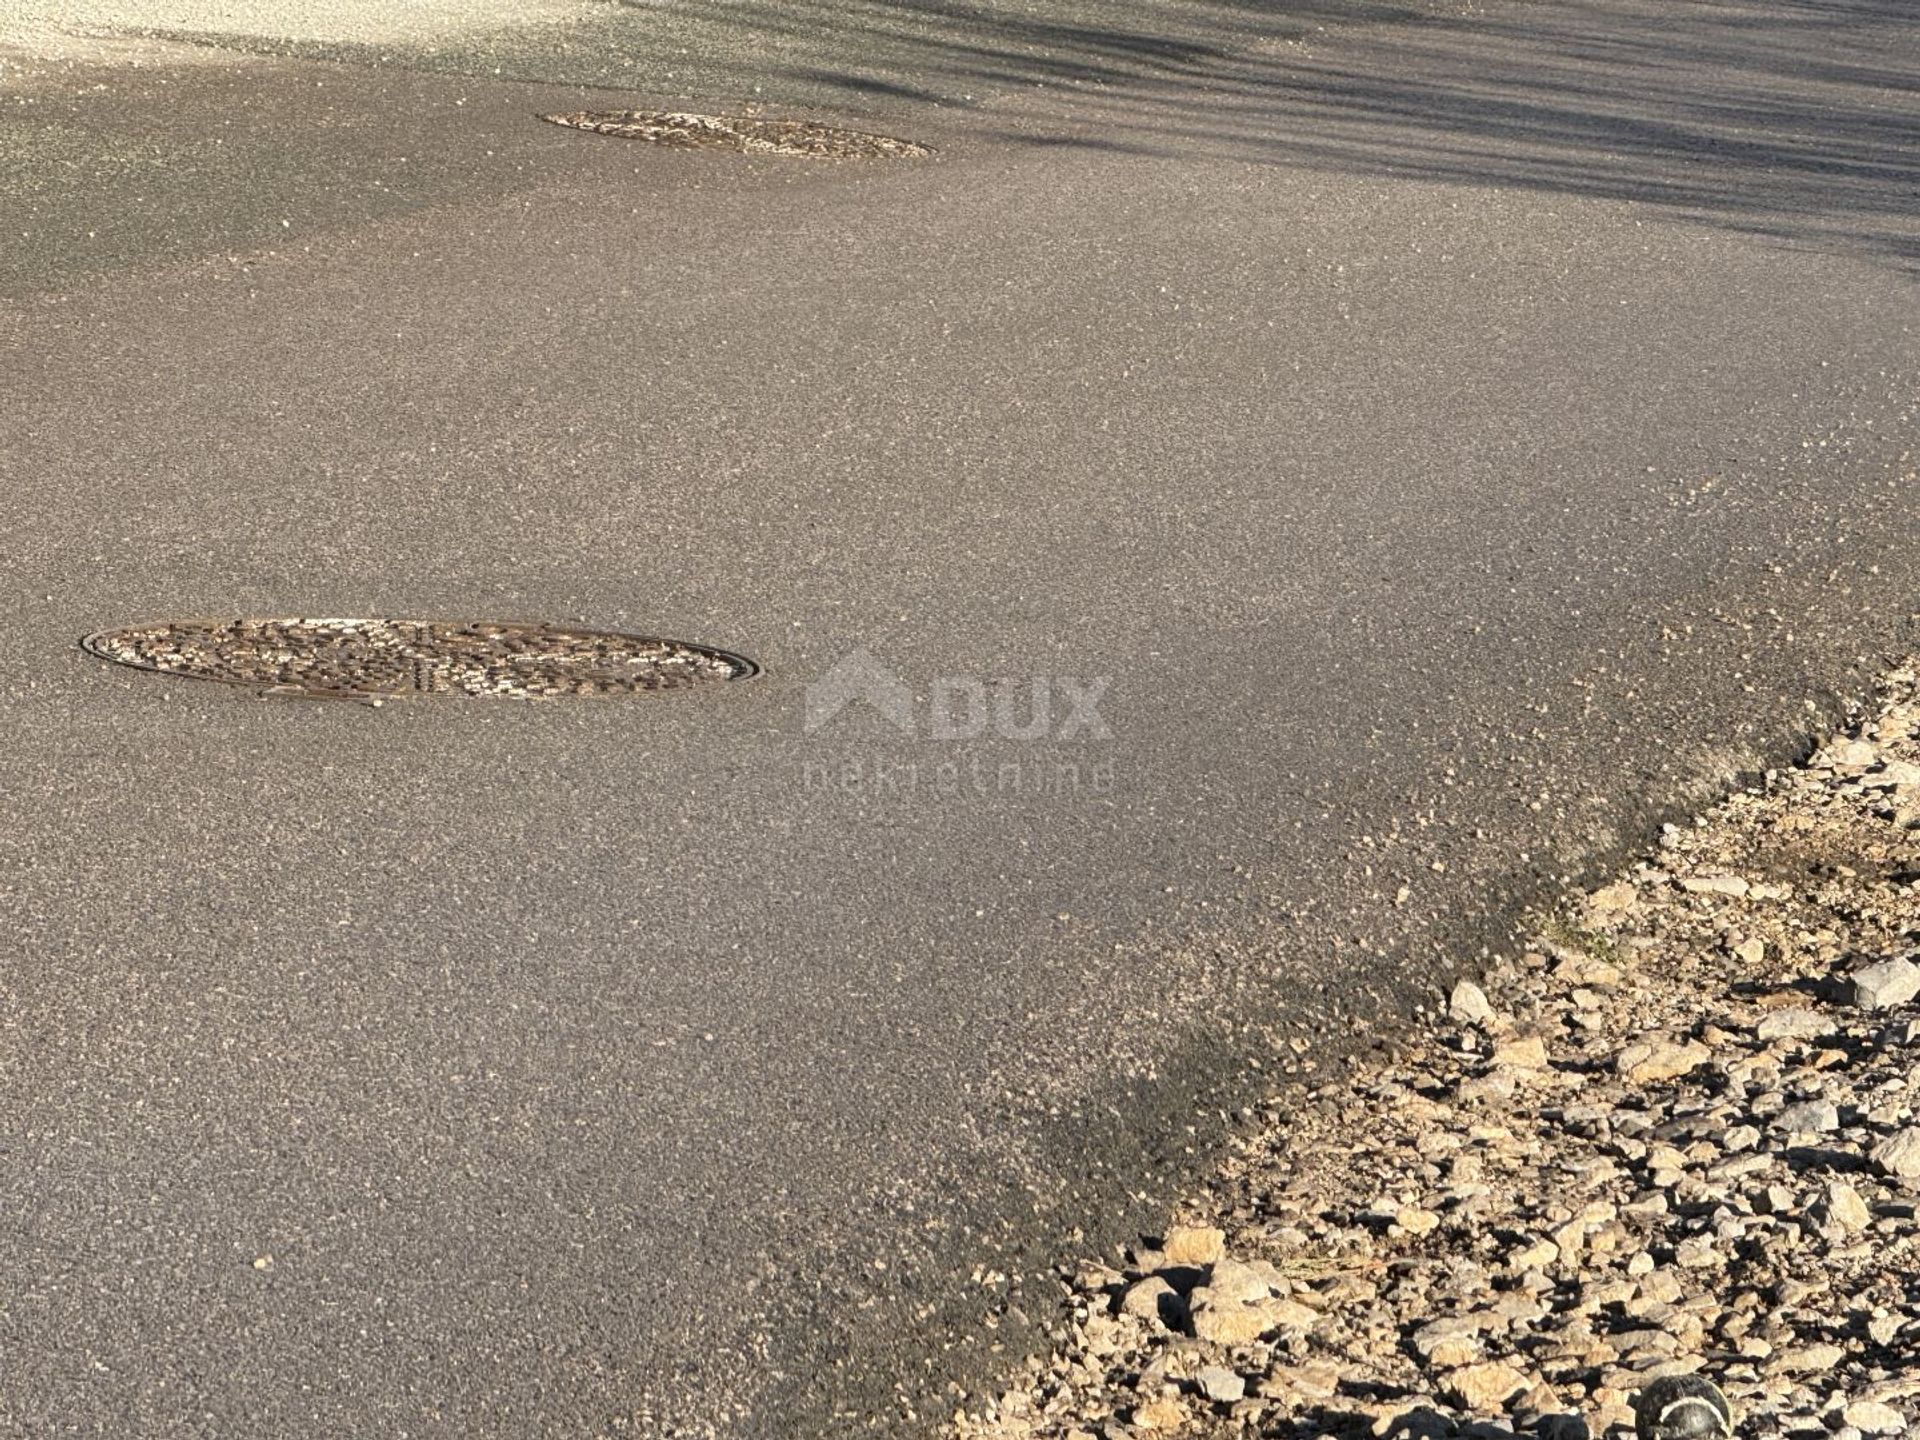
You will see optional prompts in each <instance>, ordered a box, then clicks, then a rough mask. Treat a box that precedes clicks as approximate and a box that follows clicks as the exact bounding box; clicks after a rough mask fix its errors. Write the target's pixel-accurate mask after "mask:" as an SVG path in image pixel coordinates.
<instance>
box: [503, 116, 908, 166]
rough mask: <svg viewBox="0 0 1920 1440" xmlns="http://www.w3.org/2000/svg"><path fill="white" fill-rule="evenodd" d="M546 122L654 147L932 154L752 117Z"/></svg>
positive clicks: (816, 155)
mask: <svg viewBox="0 0 1920 1440" xmlns="http://www.w3.org/2000/svg"><path fill="white" fill-rule="evenodd" d="M540 118H541V119H542V120H548V121H551V122H552V123H553V124H555V125H566V126H569V127H571V128H572V129H575V130H591V131H593V132H594V133H595V134H599V135H616V136H619V137H620V138H621V139H623V140H651V141H652V142H653V143H654V144H656V145H703V146H711V147H713V148H716V149H722V150H744V151H747V152H749V153H751V154H757V155H800V156H806V157H809V158H812V159H827V160H870V159H876V158H883V159H916V158H919V157H921V156H925V155H931V154H932V153H933V150H932V148H931V147H929V146H926V145H916V144H915V143H914V142H913V141H911V140H896V139H894V138H893V137H892V136H891V135H869V134H867V133H866V132H865V131H861V130H841V129H837V128H836V127H834V126H832V125H818V124H815V123H814V122H812V121H810V120H762V119H759V118H757V117H754V116H748V115H693V114H685V113H681V112H679V111H671V110H580V111H575V112H573V113H571V114H565V115H542V116H541V117H540Z"/></svg>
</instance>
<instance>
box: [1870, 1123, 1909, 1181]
mask: <svg viewBox="0 0 1920 1440" xmlns="http://www.w3.org/2000/svg"><path fill="white" fill-rule="evenodd" d="M1869 1158H1871V1159H1872V1161H1873V1163H1874V1164H1875V1165H1878V1166H1879V1167H1880V1169H1881V1170H1882V1171H1884V1172H1885V1173H1886V1174H1888V1175H1891V1176H1893V1177H1894V1178H1895V1179H1896V1180H1920V1126H1913V1125H1909V1126H1908V1127H1907V1128H1906V1129H1904V1130H1901V1131H1899V1132H1898V1133H1897V1134H1894V1135H1892V1136H1889V1137H1888V1138H1887V1139H1885V1140H1882V1141H1881V1142H1880V1143H1879V1144H1878V1145H1876V1146H1874V1147H1873V1151H1872V1153H1871V1156H1870V1157H1869Z"/></svg>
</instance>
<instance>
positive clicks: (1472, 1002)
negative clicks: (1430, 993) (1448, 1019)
mask: <svg viewBox="0 0 1920 1440" xmlns="http://www.w3.org/2000/svg"><path fill="white" fill-rule="evenodd" d="M1447 1013H1448V1014H1449V1015H1451V1016H1452V1017H1453V1019H1454V1021H1455V1023H1456V1024H1460V1025H1480V1024H1484V1023H1485V1022H1486V1021H1488V1020H1491V1019H1492V1018H1493V1006H1492V1005H1491V1004H1490V1003H1489V1002H1488V1000H1487V992H1486V991H1484V990H1482V989H1481V988H1480V987H1479V986H1478V985H1476V984H1474V983H1473V981H1471V980H1462V981H1461V982H1460V983H1459V984H1457V985H1455V986H1454V987H1453V994H1452V995H1450V996H1448V997H1447Z"/></svg>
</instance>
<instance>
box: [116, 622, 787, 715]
mask: <svg viewBox="0 0 1920 1440" xmlns="http://www.w3.org/2000/svg"><path fill="white" fill-rule="evenodd" d="M80 643H81V645H82V646H83V647H84V648H85V649H87V650H88V651H90V652H92V653H93V654H95V655H98V656H100V657H102V658H103V659H106V660H113V661H117V662H118V663H119V664H122V665H133V666H136V667H138V668H139V669H142V670H155V671H158V672H160V673H161V674H164V675H179V676H183V677H187V678H191V679H196V680H219V681H223V682H225V683H226V684H229V685H251V686H254V687H256V688H258V689H262V690H268V691H277V692H281V693H285V694H295V695H314V696H325V697H338V698H345V699H358V700H374V701H378V700H382V699H399V698H401V697H404V696H410V695H447V694H454V695H509V696H513V697H516V698H519V699H542V698H546V697H550V696H556V695H631V694H635V693H637V692H640V691H650V690H684V689H686V688H687V687H689V686H692V685H704V684H707V683H708V682H711V681H725V680H744V679H746V678H747V677H749V676H751V675H754V674H757V673H758V670H759V667H758V666H756V665H755V664H754V663H753V662H752V661H751V660H747V659H743V658H742V657H741V656H738V655H733V654H729V653H728V652H727V651H725V650H714V649H710V648H709V647H707V646H704V645H687V644H683V643H681V642H680V641H678V640H659V639H655V638H653V637H651V636H646V635H623V634H619V633H617V632H614V631H611V630H576V629H571V628H568V627H565V626H556V625H522V624H513V623H494V622H490V621H464V620H463V621H446V620H296V619H273V620H174V621H168V622H165V623H162V624H156V625H133V626H128V627H127V628H126V629H123V630H102V631H100V632H99V633H98V634H95V635H89V636H87V638H86V639H84V640H82V641H81V642H80Z"/></svg>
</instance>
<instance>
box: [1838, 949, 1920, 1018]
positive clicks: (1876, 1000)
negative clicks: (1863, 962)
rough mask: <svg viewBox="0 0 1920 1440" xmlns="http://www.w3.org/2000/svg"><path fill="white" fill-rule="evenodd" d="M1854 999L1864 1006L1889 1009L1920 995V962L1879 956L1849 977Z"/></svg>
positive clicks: (1866, 1007) (1857, 1003) (1860, 1005)
mask: <svg viewBox="0 0 1920 1440" xmlns="http://www.w3.org/2000/svg"><path fill="white" fill-rule="evenodd" d="M1849 982H1850V984H1851V985H1852V988H1853V1003H1854V1004H1856V1005H1858V1006H1859V1007H1860V1008H1861V1009H1863V1010H1891V1009H1893V1008H1894V1007H1895V1006H1897V1005H1904V1004H1906V1003H1907V1002H1908V1001H1909V1000H1911V999H1913V997H1914V996H1916V995H1920V965H1916V964H1914V963H1913V962H1912V961H1911V960H1904V959H1894V960H1881V961H1879V962H1878V963H1876V964H1873V965H1868V966H1865V967H1863V968H1862V969H1859V970H1856V971H1854V972H1853V974H1852V975H1851V976H1850V977H1849Z"/></svg>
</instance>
